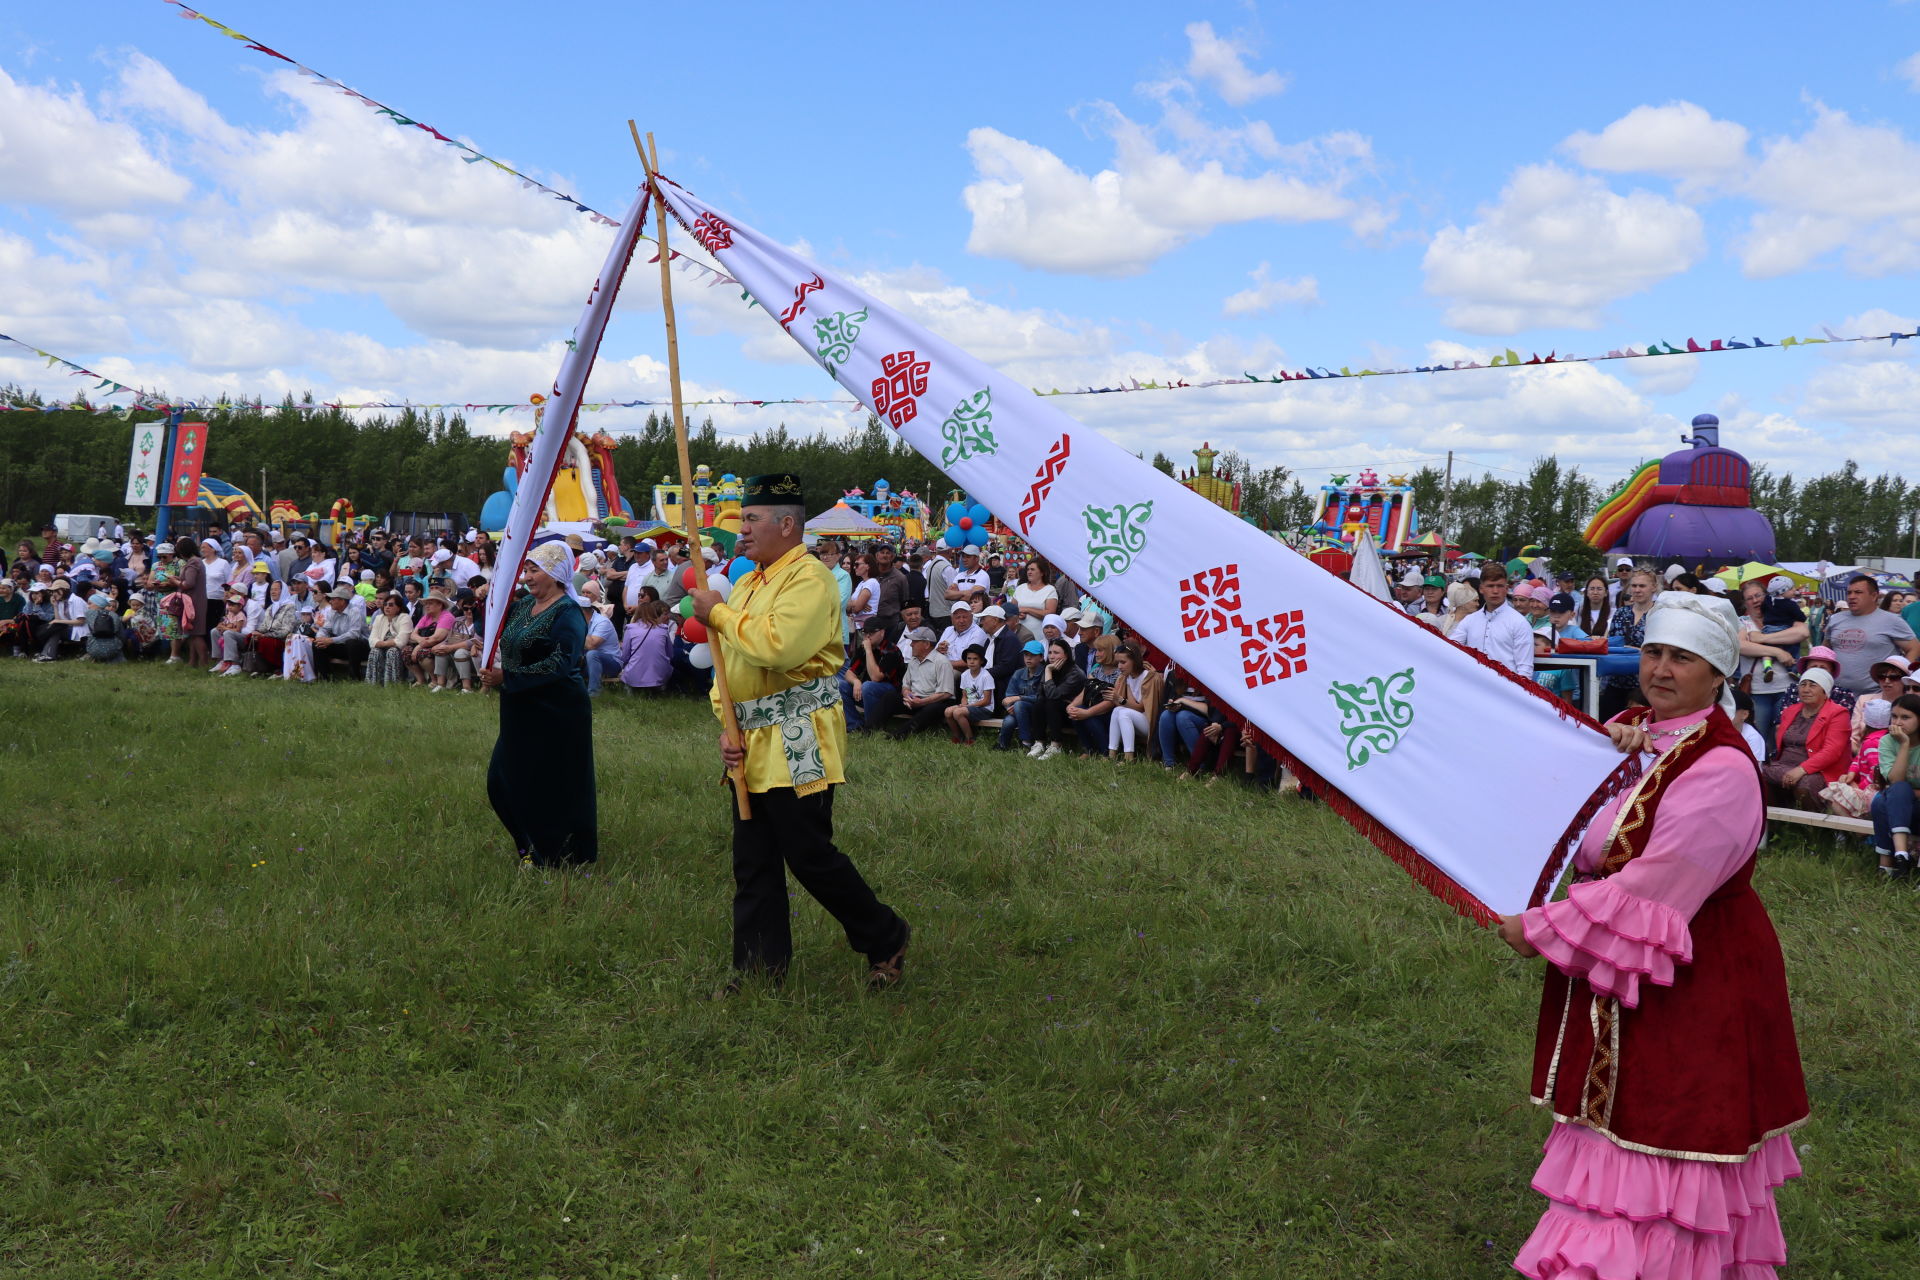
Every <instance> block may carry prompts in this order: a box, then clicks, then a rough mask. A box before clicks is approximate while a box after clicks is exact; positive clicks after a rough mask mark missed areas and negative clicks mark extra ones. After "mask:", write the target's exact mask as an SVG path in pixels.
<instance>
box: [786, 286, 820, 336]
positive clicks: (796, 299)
mask: <svg viewBox="0 0 1920 1280" xmlns="http://www.w3.org/2000/svg"><path fill="white" fill-rule="evenodd" d="M826 287H827V282H826V281H824V280H822V279H821V278H820V277H819V276H815V277H814V278H813V279H811V280H802V281H801V282H800V283H799V284H797V285H795V286H794V287H793V305H792V306H790V307H788V308H787V309H786V310H785V311H782V312H781V313H780V327H781V328H782V329H791V328H793V322H794V321H795V320H798V319H799V318H800V317H801V316H802V315H804V314H805V313H806V310H807V301H806V299H807V295H808V294H810V293H818V292H819V291H820V290H822V289H824V288H826Z"/></svg>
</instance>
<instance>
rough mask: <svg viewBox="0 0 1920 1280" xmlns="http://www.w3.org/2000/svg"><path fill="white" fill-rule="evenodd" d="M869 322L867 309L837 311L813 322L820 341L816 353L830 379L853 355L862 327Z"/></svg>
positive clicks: (814, 334)
mask: <svg viewBox="0 0 1920 1280" xmlns="http://www.w3.org/2000/svg"><path fill="white" fill-rule="evenodd" d="M866 322H867V309H866V308H865V307H862V308H860V310H858V311H836V312H834V313H833V314H832V315H830V316H822V317H821V318H820V319H818V320H815V321H814V322H813V336H814V337H815V338H817V339H819V341H820V349H819V351H818V352H817V353H816V356H817V358H818V359H819V361H820V363H821V365H822V366H823V367H824V368H825V369H826V371H827V376H828V377H835V376H837V375H838V373H839V370H838V368H837V367H836V366H838V365H843V364H845V363H846V362H847V358H848V357H849V356H851V355H852V354H853V344H854V343H856V342H858V341H859V340H860V327H861V326H862V325H864V324H866Z"/></svg>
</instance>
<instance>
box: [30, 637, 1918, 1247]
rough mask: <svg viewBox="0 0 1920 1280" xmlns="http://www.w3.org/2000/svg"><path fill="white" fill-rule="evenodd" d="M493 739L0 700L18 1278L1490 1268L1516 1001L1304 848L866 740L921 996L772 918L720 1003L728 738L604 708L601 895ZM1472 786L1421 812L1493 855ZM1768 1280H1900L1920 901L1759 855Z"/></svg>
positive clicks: (856, 821)
mask: <svg viewBox="0 0 1920 1280" xmlns="http://www.w3.org/2000/svg"><path fill="white" fill-rule="evenodd" d="M493 716H494V708H493V705H492V703H491V702H490V701H489V700H488V699H485V698H482V697H478V696H476V697H466V698H462V697H458V696H453V695H445V694H443V695H437V696H432V695H426V694H423V693H415V692H407V691H401V690H372V689H368V688H365V687H363V686H358V685H331V686H330V685H321V686H316V687H313V688H306V689H301V688H288V687H286V686H284V685H281V684H279V683H277V682H276V683H273V684H267V683H264V682H259V681H252V680H214V679H212V678H210V677H208V676H206V675H205V674H203V673H199V672H192V671H186V670H182V669H181V668H178V667H171V668H155V667H144V666H143V667H119V668H100V667H93V666H88V665H85V664H82V663H78V662H63V663H60V664H57V665H53V666H38V665H34V664H30V663H27V662H23V661H4V662H0V761H3V762H4V764H3V765H0V809H3V810H4V813H5V814H6V820H5V830H6V841H5V849H6V860H5V866H6V885H5V894H4V906H0V911H3V912H4V936H3V937H0V1109H3V1113H4V1119H3V1120H0V1125H4V1129H3V1131H0V1137H3V1139H4V1140H3V1141H0V1264H3V1265H4V1268H5V1271H6V1273H7V1274H11V1275H22V1276H24V1275H32V1276H36V1277H94V1276H103V1275H115V1276H179V1277H196V1278H198V1277H216V1276H241V1275H246V1276H253V1275H262V1276H281V1277H308V1276H313V1277H319V1276H351V1277H396V1278H399V1277H405V1278H407V1280H420V1278H422V1277H441V1276H447V1277H452V1276H501V1277H541V1276H557V1277H559V1276H564V1277H648V1278H649V1280H652V1278H655V1277H658V1278H659V1280H666V1278H667V1277H672V1276H679V1277H682V1278H683V1280H695V1278H696V1277H785V1276H793V1275H819V1276H885V1277H896V1276H897V1277H993V1278H1001V1277H1007V1278H1011V1277H1073V1276H1142V1277H1154V1278H1177V1277H1210V1278H1212V1277H1221V1276H1258V1277H1266V1276H1278V1277H1295V1276H1299V1277H1355V1278H1359V1277H1367V1278H1368V1280H1374V1278H1377V1277H1410V1278H1419V1280H1426V1278H1430V1277H1497V1276H1501V1275H1505V1274H1511V1273H1510V1272H1509V1271H1508V1269H1507V1268H1508V1260H1509V1259H1510V1258H1511V1256H1512V1255H1513V1253H1514V1251H1515V1250H1516V1249H1517V1247H1518V1246H1519V1244H1520V1242H1521V1241H1522V1240H1523V1239H1524V1238H1525V1236H1526V1234H1527V1232H1528V1230H1529V1229H1530V1226H1531V1223H1532V1220H1533V1218H1534V1217H1535V1216H1536V1215H1537V1214H1538V1212H1539V1208H1540V1204H1539V1201H1538V1199H1537V1197H1535V1196H1534V1195H1533V1194H1532V1193H1531V1192H1530V1191H1529V1190H1528V1187H1527V1182H1528V1179H1529V1177H1530V1176H1531V1173H1532V1170H1533V1166H1534V1163H1535V1161H1536V1158H1537V1150H1538V1144H1539V1142H1540V1140H1541V1139H1542V1138H1543V1137H1544V1134H1545V1120H1544V1118H1543V1117H1542V1116H1540V1115H1539V1114H1538V1113H1537V1112H1535V1110H1534V1109H1533V1108H1532V1107H1530V1106H1529V1105H1527V1103H1526V1100H1525V1092H1526V1075H1525V1073H1526V1069H1527V1061H1528V1053H1529V1046H1530V1039H1531V1029H1532V1021H1533V1014H1534V1009H1535V1006H1536V1003H1537V998H1538V996H1537V993H1538V974H1537V972H1536V969H1535V967H1534V965H1533V964H1530V963H1527V962H1523V961H1520V960H1518V959H1517V958H1515V957H1513V956H1512V955H1511V954H1509V953H1508V952H1506V951H1505V949H1504V948H1502V947H1500V946H1499V945H1498V943H1497V942H1496V940H1495V939H1494V938H1493V937H1492V935H1491V934H1489V933H1487V932H1484V931H1482V930H1479V929H1477V928H1474V927H1473V926H1471V925H1469V924H1467V923H1466V922H1464V921H1462V920H1460V919H1458V918H1457V917H1455V916H1454V915H1452V914H1451V913H1450V912H1449V911H1448V910H1446V909H1445V908H1444V907H1442V906H1441V905H1440V904H1438V903H1437V902H1435V901H1434V900H1432V899H1431V898H1429V897H1427V896H1426V895H1425V894H1424V893H1422V892H1420V891H1419V890H1417V889H1416V888H1414V887H1413V885H1412V884H1411V882H1410V881H1408V880H1407V878H1406V877H1405V876H1404V875H1403V874H1402V873H1401V872H1400V871H1399V870H1398V869H1397V868H1396V867H1394V866H1393V865H1392V864H1391V863H1389V862H1388V861H1386V860H1385V859H1384V858H1382V857H1381V856H1380V855H1379V854H1378V853H1376V852H1375V851H1373V850H1372V848H1371V847H1370V846H1367V845H1366V844H1364V843H1363V842H1362V841H1361V840H1360V839H1359V838H1358V837H1357V836H1355V835H1353V834H1352V833H1351V832H1350V831H1349V830H1348V829H1347V828H1346V827H1345V826H1344V825H1343V824H1341V823H1340V822H1339V821H1338V820H1337V819H1335V818H1333V817H1332V816H1331V815H1329V814H1328V813H1327V812H1326V811H1325V810H1324V809H1323V808H1321V807H1319V806H1315V805H1310V804H1302V803H1300V802H1298V801H1295V800H1291V799H1283V798H1278V797H1275V796H1272V795H1269V794H1264V793H1255V792H1252V791H1250V790H1248V789H1245V788H1241V787H1237V786H1230V785H1222V786H1220V787H1218V788H1214V789H1207V788H1204V787H1199V786H1196V785H1193V784H1186V783H1181V784H1176V783H1174V782H1173V780H1172V779H1171V778H1169V777H1167V776H1165V775H1163V774H1161V773H1160V772H1159V771H1158V770H1156V769H1154V768H1152V767H1151V766H1145V765H1139V766H1134V767H1132V768H1122V767H1119V766H1113V765H1108V764H1105V763H1095V762H1082V761H1074V760H1065V759H1063V760H1056V761H1051V762H1048V763H1046V764H1044V765H1042V764H1040V763H1038V762H1032V761H1028V760H1026V759H1024V758H1015V757H1012V756H1003V755H999V754H996V753H993V752H990V751H988V750H987V749H986V747H985V746H984V745H982V746H979V747H976V748H974V749H972V750H970V751H962V750H960V749H958V748H954V747H950V746H949V745H948V744H947V743H946V742H945V740H944V738H941V739H937V740H935V739H920V740H917V741H915V742H912V743H909V744H906V745H904V746H900V747H896V746H893V745H892V744H888V743H864V742H863V743H859V744H856V746H855V747H854V758H853V762H852V763H853V769H852V772H853V774H854V782H853V784H852V785H851V786H849V787H848V788H847V789H846V790H845V791H844V792H842V794H841V795H840V796H839V798H838V803H837V809H838V814H839V818H840V830H839V834H840V838H841V843H842V844H843V846H844V847H845V848H846V849H847V850H848V851H849V852H850V853H852V855H853V856H854V857H855V859H856V860H857V861H858V862H859V863H860V864H861V866H862V867H863V868H864V870H865V871H866V872H867V874H868V876H869V877H870V878H871V879H872V880H873V881H874V883H875V884H876V886H877V887H878V888H879V890H880V892H881V894H882V896H883V897H884V898H886V899H887V900H888V901H890V902H892V903H893V904H894V905H896V906H897V907H899V908H900V909H901V910H902V911H903V912H904V913H905V914H906V915H907V916H908V917H909V918H910V919H911V920H912V921H913V923H914V927H915V935H914V942H915V945H914V949H913V952H912V954H911V963H910V967H909V973H908V980H907V983H906V984H905V985H904V987H903V988H902V989H900V990H899V991H897V992H895V993H892V994H889V995H887V996H885V997H878V998H875V997H867V996H864V995H862V994H861V993H860V991H859V987H858V979H859V976H860V974H861V964H860V961H859V960H858V958H857V957H855V956H854V955H853V954H852V953H850V952H848V951H847V950H846V949H845V947H844V944H843V941H842V940H841V938H840V937H839V936H838V933H837V930H836V929H835V928H834V927H833V924H832V921H831V920H830V919H828V918H827V917H826V916H825V915H824V914H823V913H822V912H820V911H819V910H818V909H817V908H816V907H815V906H814V905H813V904H812V903H811V901H810V900H807V899H805V898H803V897H797V898H796V909H797V913H798V921H797V929H796V941H797V943H798V946H799V953H798V955H797V957H796V962H795V972H794V973H793V975H792V977H791V979H790V980H789V982H788V983H787V985H786V986H785V988H784V989H781V990H779V991H772V990H766V989H755V990H753V991H751V992H750V993H749V994H747V995H746V996H744V997H742V998H740V999H737V1000H733V1001H728V1002H719V1003H716V1002H714V1001H712V1000H710V999H709V996H710V993H712V992H713V991H714V990H715V989H716V988H717V987H718V986H719V985H720V983H721V981H722V980H723V979H724V977H725V967H724V966H725V964H726V955H727V918H728V917H727V905H728V894H729V891H730V885H729V877H728V871H727V867H728V862H727V844H726V817H727V803H728V802H727V798H726V795H725V793H723V792H722V791H720V790H719V789H718V788H716V787H715V785H714V777H715V773H716V768H715V763H714V757H715V753H714V750H713V731H712V726H711V721H710V719H709V717H708V716H707V713H706V711H705V708H704V706H700V705H695V704H693V703H689V702H669V703H641V702H638V701H629V700H626V699H624V698H612V697H609V698H605V699H602V701H601V704H600V706H599V708H598V720H597V724H596V737H597V748H598V760H599V785H600V805H601V809H600V812H601V829H602V848H603V850H604V853H603V859H602V862H601V864H600V865H599V867H598V868H596V869H595V870H594V871H593V872H592V873H591V874H590V875H583V876H558V875H543V874H540V873H537V872H533V873H525V872H521V871H519V870H517V869H516V868H515V866H514V865H513V863H512V860H511V855H510V851H509V849H508V847H507V846H506V843H505V841H504V838H503V837H502V835H501V833H500V832H499V830H498V829H497V828H496V826H495V825H494V822H493V817H492V814H491V812H490V811H489V810H488V808H487V805H486V801H485V798H484V795H483V787H482V774H483V771H484V768H485V764H486V760H487V756H488V753H489V751H490V750H491V747H492V742H493V734H494V727H493V725H494V722H493ZM1497 781H1498V780H1497V779H1461V786H1460V788H1459V791H1460V795H1461V797H1462V799H1461V803H1460V807H1459V809H1458V810H1457V811H1456V812H1453V813H1442V814H1435V815H1433V818H1434V821H1435V822H1456V823H1466V824H1474V825H1478V826H1480V827H1483V828H1484V829H1485V831H1486V835H1487V838H1488V839H1489V840H1500V839H1513V838H1526V836H1525V833H1516V832H1512V831H1509V830H1507V829H1506V828H1505V827H1504V826H1503V824H1502V821H1501V813H1500V805H1499V802H1498V798H1497ZM1763 864H1764V865H1763V869H1762V872H1761V875H1760V883H1761V889H1762V892H1763V893H1764V894H1765V896H1766V898H1767V901H1768V903H1769V905H1770V907H1771V908H1772V911H1773V914H1774V918H1775V920H1776V921H1777V922H1778V924H1779V926H1780V931H1781V934H1782V936H1783V939H1784V942H1785V946H1786V953H1787V964H1788V971H1789V974H1790V976H1791V979H1792V983H1793V991H1794V996H1795V1000H1796V1007H1797V1010H1798V1016H1799V1026H1800V1035H1801V1045H1802V1050H1803V1054H1804V1057H1805V1060H1806V1066H1807V1075H1808V1079H1809V1084H1810V1086H1811V1089H1812V1092H1813V1097H1814V1106H1815V1118H1814V1122H1813V1124H1812V1125H1811V1126H1810V1127H1808V1128H1807V1129H1806V1130H1805V1131H1804V1132H1803V1135H1802V1136H1803V1138H1804V1142H1805V1146H1804V1148H1803V1156H1804V1161H1805V1164H1806V1166H1807V1172H1808V1177H1807V1178H1806V1179H1805V1180H1804V1181H1802V1182H1799V1183H1795V1184H1792V1185H1790V1186H1789V1187H1788V1188H1787V1189H1785V1190H1784V1191H1783V1193H1782V1194H1781V1203H1782V1207H1783V1211H1784V1216H1785V1219H1786V1226H1787V1234H1788V1241H1789V1245H1790V1247H1791V1249H1792V1250H1793V1253H1794V1259H1795V1265H1794V1266H1793V1267H1792V1268H1791V1269H1790V1270H1789V1272H1788V1274H1789V1275H1791V1276H1795V1277H1813V1276H1818V1277H1832V1276H1847V1277H1851V1276H1898V1275H1912V1274H1915V1270H1916V1266H1917V1265H1920V1264H1916V1258H1917V1257H1920V1253H1917V1252H1916V1250H1920V1243H1917V1242H1916V1240H1915V1235H1916V1232H1917V1231H1920V1207H1917V1205H1920V1157H1917V1156H1916V1146H1917V1145H1920V1143H1917V1140H1916V1135H1920V1102H1917V1098H1920V1070H1916V1066H1915V1060H1914V1057H1915V1046H1916V1044H1917V1043H1920V1039H1917V1038H1916V1034H1915V1032H1916V1027H1915V1021H1916V1013H1915V1010H1916V1000H1915V995H1914V978H1913V973H1914V956H1915V946H1916V942H1920V925H1917V924H1916V912H1917V911H1920V896H1916V895H1915V894H1914V893H1912V892H1910V891H1909V890H1907V889H1906V888H1904V887H1890V886H1884V885H1881V884H1879V883H1877V881H1876V879H1875V878H1874V877H1873V874H1872V873H1871V872H1870V871H1869V870H1867V859H1866V857H1865V855H1864V854H1863V853H1861V852H1859V851H1858V850H1857V849H1854V848H1847V849H1840V848H1836V847H1834V846H1832V845H1830V844H1824V843H1823V844H1821V845H1820V846H1818V847H1817V848H1815V847H1813V846H1809V845H1807V844H1804V843H1802V844H1798V845H1794V846H1790V847H1787V846H1783V847H1780V848H1777V849H1776V850H1774V851H1773V852H1771V853H1770V854H1769V855H1767V856H1765V857H1764V859H1763Z"/></svg>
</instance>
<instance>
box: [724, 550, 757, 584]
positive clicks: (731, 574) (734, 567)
mask: <svg viewBox="0 0 1920 1280" xmlns="http://www.w3.org/2000/svg"><path fill="white" fill-rule="evenodd" d="M752 572H753V561H751V560H749V559H747V558H746V557H745V556H735V557H734V558H733V563H732V564H730V565H728V566H727V581H728V582H738V581H740V579H742V578H744V577H746V576H747V575H748V574H750V573H752Z"/></svg>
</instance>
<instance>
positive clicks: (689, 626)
mask: <svg viewBox="0 0 1920 1280" xmlns="http://www.w3.org/2000/svg"><path fill="white" fill-rule="evenodd" d="M680 634H681V635H683V636H685V637H686V638H687V643H688V644H705V643H706V642H707V624H706V623H704V622H702V621H700V619H698V618H688V619H687V620H686V621H685V622H683V623H681V624H680Z"/></svg>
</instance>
